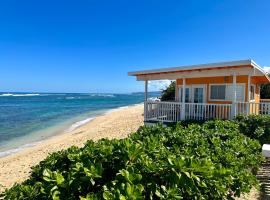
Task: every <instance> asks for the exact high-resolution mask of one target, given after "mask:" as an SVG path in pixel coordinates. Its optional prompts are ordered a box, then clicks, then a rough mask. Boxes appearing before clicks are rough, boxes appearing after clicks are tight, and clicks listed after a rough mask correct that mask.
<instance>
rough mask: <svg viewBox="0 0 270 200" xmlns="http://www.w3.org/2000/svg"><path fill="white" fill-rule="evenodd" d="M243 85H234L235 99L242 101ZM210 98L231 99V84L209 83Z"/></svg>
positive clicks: (243, 94)
mask: <svg viewBox="0 0 270 200" xmlns="http://www.w3.org/2000/svg"><path fill="white" fill-rule="evenodd" d="M244 90H245V87H244V85H240V84H237V85H236V100H237V101H244V100H245V99H244V97H245V91H244ZM210 100H214V101H215V100H225V101H226V100H228V101H232V100H233V84H226V85H225V84H221V85H210Z"/></svg>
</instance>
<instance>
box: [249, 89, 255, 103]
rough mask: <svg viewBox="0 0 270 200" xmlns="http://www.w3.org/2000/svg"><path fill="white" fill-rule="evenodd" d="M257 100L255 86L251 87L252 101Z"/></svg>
mask: <svg viewBox="0 0 270 200" xmlns="http://www.w3.org/2000/svg"><path fill="white" fill-rule="evenodd" d="M254 99H255V85H251V86H250V100H254Z"/></svg>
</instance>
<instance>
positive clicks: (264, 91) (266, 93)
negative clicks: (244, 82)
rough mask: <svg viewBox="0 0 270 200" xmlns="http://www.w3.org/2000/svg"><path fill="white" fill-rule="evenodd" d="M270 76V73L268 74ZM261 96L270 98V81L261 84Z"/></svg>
mask: <svg viewBox="0 0 270 200" xmlns="http://www.w3.org/2000/svg"><path fill="white" fill-rule="evenodd" d="M268 76H269V77H270V74H268ZM260 93H261V94H260V95H261V98H262V99H270V83H268V84H263V85H261V92H260Z"/></svg>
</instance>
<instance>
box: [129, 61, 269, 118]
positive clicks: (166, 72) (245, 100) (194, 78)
mask: <svg viewBox="0 0 270 200" xmlns="http://www.w3.org/2000/svg"><path fill="white" fill-rule="evenodd" d="M129 75H131V76H136V78H137V80H139V81H145V121H149V119H150V120H154V121H178V120H185V119H209V118H224V119H231V118H233V117H235V116H236V115H237V114H266V113H267V114H270V105H268V104H269V103H265V102H264V103H262V102H261V99H260V85H261V84H266V83H269V82H270V80H269V77H268V75H267V74H266V73H265V71H264V70H263V69H262V68H261V67H260V66H259V65H257V64H256V63H255V62H254V61H253V60H239V61H230V62H219V63H209V64H200V65H191V66H182V67H174V68H162V69H156V70H144V71H136V72H129ZM163 79H164V80H168V79H169V80H173V81H176V88H175V102H151V100H148V95H147V93H148V81H150V80H163Z"/></svg>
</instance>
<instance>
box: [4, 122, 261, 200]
mask: <svg viewBox="0 0 270 200" xmlns="http://www.w3.org/2000/svg"><path fill="white" fill-rule="evenodd" d="M261 160H262V157H261V146H260V144H259V142H258V141H256V140H254V139H250V138H249V137H247V136H245V135H243V134H241V133H240V132H239V129H238V124H237V123H235V122H232V121H209V122H206V123H204V124H201V125H199V124H190V125H187V126H186V127H183V126H182V125H181V124H177V125H176V126H174V127H167V128H165V127H162V126H154V127H145V126H144V127H141V128H140V129H139V130H138V131H137V132H136V133H133V134H131V135H130V136H129V137H128V138H126V139H121V140H116V139H114V140H108V139H102V140H99V141H97V142H93V141H88V142H87V143H86V145H85V146H84V147H83V148H77V147H71V148H69V149H67V150H65V151H60V152H56V153H53V154H51V155H50V156H49V157H47V158H46V159H45V160H44V161H42V162H40V164H39V165H38V166H35V167H34V168H33V171H32V174H31V176H30V178H29V179H28V180H26V181H25V182H24V183H22V184H17V185H14V186H13V187H12V188H10V189H9V190H6V191H5V192H4V193H3V194H2V196H3V197H4V198H5V199H130V200H131V199H224V198H233V197H234V196H239V195H240V194H241V193H242V192H249V191H250V189H251V187H252V186H254V185H256V184H257V180H256V177H255V175H254V173H256V171H257V170H258V168H259V167H260V164H261Z"/></svg>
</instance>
